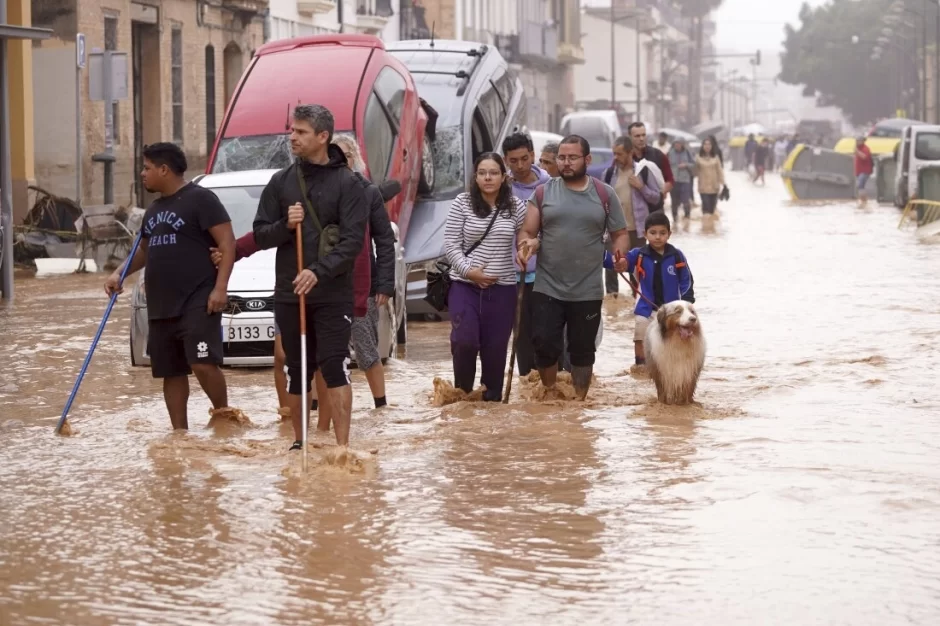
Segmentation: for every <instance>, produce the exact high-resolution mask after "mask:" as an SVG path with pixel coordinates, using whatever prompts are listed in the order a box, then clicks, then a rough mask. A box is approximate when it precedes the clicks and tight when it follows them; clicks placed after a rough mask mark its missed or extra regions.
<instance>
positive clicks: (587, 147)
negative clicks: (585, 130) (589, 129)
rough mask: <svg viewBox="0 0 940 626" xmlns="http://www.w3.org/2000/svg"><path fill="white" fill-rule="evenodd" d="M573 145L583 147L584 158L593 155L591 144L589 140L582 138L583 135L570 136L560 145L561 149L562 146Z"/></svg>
mask: <svg viewBox="0 0 940 626" xmlns="http://www.w3.org/2000/svg"><path fill="white" fill-rule="evenodd" d="M565 144H568V145H571V144H578V145H579V146H581V153H582V155H583V156H587V155H589V154H591V144H589V143H588V140H587V139H585V138H584V137H582V136H581V135H568V136H567V137H565V138H564V139H562V140H561V142H560V143H559V147H560V146H562V145H565Z"/></svg>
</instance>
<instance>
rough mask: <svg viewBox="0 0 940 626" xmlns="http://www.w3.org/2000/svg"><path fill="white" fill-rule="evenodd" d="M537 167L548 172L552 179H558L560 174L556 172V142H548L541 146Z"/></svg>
mask: <svg viewBox="0 0 940 626" xmlns="http://www.w3.org/2000/svg"><path fill="white" fill-rule="evenodd" d="M539 167H541V168H542V169H543V170H545V171H546V172H548V175H549V176H551V177H552V178H558V177H559V176H561V174H560V173H559V172H558V142H557V141H550V142H548V143H547V144H545V145H544V146H542V154H541V155H539Z"/></svg>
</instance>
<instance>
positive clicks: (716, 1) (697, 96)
mask: <svg viewBox="0 0 940 626" xmlns="http://www.w3.org/2000/svg"><path fill="white" fill-rule="evenodd" d="M765 1H766V0H765ZM673 2H675V4H676V5H677V6H678V7H679V10H680V11H682V15H684V16H685V17H688V18H691V20H692V42H693V46H692V54H691V55H690V56H691V58H690V59H689V61H690V62H689V113H688V115H689V120H688V122H689V126H694V125H695V124H698V123H699V122H701V121H702V114H701V107H702V39H703V36H702V35H703V30H704V24H703V21H704V19H705V18H706V17H708V15H709V14H710V13H711V12H712V11H714V10H715V9H717V8H718V7H720V6H721V3H722V0H673Z"/></svg>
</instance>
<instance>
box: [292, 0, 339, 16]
mask: <svg viewBox="0 0 940 626" xmlns="http://www.w3.org/2000/svg"><path fill="white" fill-rule="evenodd" d="M334 9H336V0H297V12H298V13H300V14H301V15H316V14H317V13H329V12H330V11H332V10H334Z"/></svg>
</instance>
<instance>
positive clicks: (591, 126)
mask: <svg viewBox="0 0 940 626" xmlns="http://www.w3.org/2000/svg"><path fill="white" fill-rule="evenodd" d="M622 134H623V132H622V131H621V129H620V120H619V119H617V112H616V111H575V112H574V113H569V114H568V115H566V116H564V117H563V118H561V135H563V136H565V135H581V136H582V137H584V138H585V139H587V141H588V143H589V144H591V148H592V149H593V148H602V149H606V150H613V149H614V142H615V141H616V140H617V137H619V136H620V135H622Z"/></svg>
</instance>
